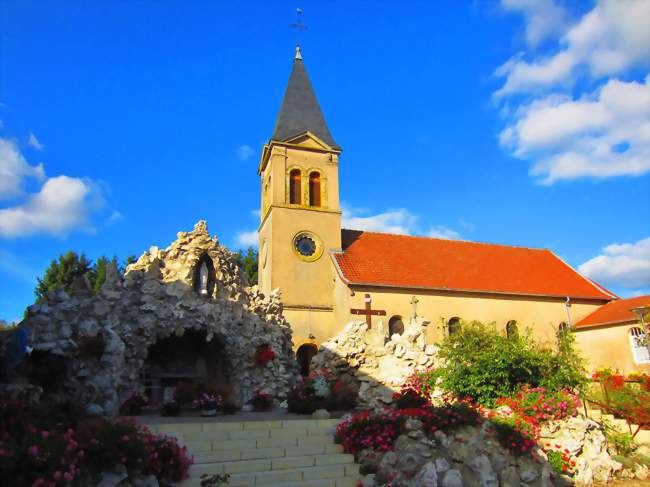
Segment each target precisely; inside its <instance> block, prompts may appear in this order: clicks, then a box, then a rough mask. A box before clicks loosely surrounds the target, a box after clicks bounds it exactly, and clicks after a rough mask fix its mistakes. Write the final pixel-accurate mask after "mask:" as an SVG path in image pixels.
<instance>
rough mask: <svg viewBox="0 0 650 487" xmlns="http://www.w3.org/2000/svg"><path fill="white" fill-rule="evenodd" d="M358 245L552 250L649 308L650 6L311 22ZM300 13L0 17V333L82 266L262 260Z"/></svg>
mask: <svg viewBox="0 0 650 487" xmlns="http://www.w3.org/2000/svg"><path fill="white" fill-rule="evenodd" d="M299 5H300V6H301V7H302V9H303V11H304V14H303V22H304V23H306V24H307V25H308V30H307V31H306V32H304V33H303V34H301V38H300V42H301V44H302V46H303V57H304V59H305V64H306V67H307V69H308V72H309V74H310V77H311V79H312V82H313V84H314V86H315V89H316V93H317V95H318V97H319V101H320V103H321V106H322V108H323V111H324V113H325V117H326V119H327V121H328V124H329V126H330V130H331V132H332V134H333V135H334V137H335V138H336V141H337V142H338V143H339V144H340V145H341V146H342V147H343V149H344V152H343V155H342V158H341V163H340V181H341V199H342V204H343V206H344V209H345V213H344V220H345V223H346V225H347V226H354V227H358V228H365V229H373V230H380V231H391V232H400V233H410V234H421V235H431V236H443V237H447V238H462V239H466V240H474V241H484V242H493V243H502V244H512V245H522V246H531V247H547V248H550V249H552V250H553V251H554V252H556V253H557V254H558V255H559V256H561V257H562V258H563V259H565V260H566V261H567V262H568V263H569V264H571V265H572V266H574V267H576V268H580V269H581V270H582V271H583V272H585V273H586V274H588V275H589V276H591V277H592V278H594V279H596V280H598V281H599V282H601V283H602V284H604V285H605V286H608V287H609V288H610V289H612V290H614V291H615V292H618V293H619V294H621V295H624V296H631V295H635V294H639V293H647V292H650V217H649V216H648V215H649V214H650V211H649V210H650V192H649V191H648V189H649V188H650V185H649V183H650V86H649V84H650V79H649V78H647V76H648V73H649V72H650V69H649V68H650V66H649V63H650V38H649V36H650V34H649V33H648V29H647V25H644V23H645V22H646V20H644V19H647V18H649V16H650V11H649V10H650V3H648V2H645V1H644V0H639V1H629V2H615V1H600V2H565V3H562V2H554V1H553V0H502V1H496V0H495V1H484V2H460V1H451V0H449V1H447V2H414V3H411V4H407V3H406V2H392V1H390V2H389V1H386V2H331V1H329V2H316V1H305V2H302V3H300V4H299ZM296 6H297V5H296V4H295V3H293V2H255V1H248V2H216V1H205V2H198V1H196V2H180V1H178V2H175V1H158V2H153V1H138V2H81V1H67V2H60V1H50V2H32V1H27V0H21V1H18V0H12V1H7V0H0V103H1V105H0V120H1V121H2V123H1V125H0V318H4V319H6V320H14V319H17V318H19V317H20V316H21V315H22V311H23V309H24V307H25V306H26V305H29V304H31V302H32V301H33V294H32V292H33V288H34V285H35V280H36V276H38V275H40V274H42V273H43V271H44V270H45V269H46V268H47V266H48V264H49V262H50V260H52V259H53V258H55V257H56V256H57V255H59V254H60V253H62V252H65V251H67V250H69V249H73V250H75V251H77V252H84V253H85V254H86V255H87V256H88V257H90V258H96V257H98V256H100V255H108V256H112V255H117V256H118V257H120V258H124V257H126V256H127V255H129V254H137V255H139V254H141V253H142V252H143V251H144V250H146V249H148V248H149V246H151V245H158V246H162V247H164V246H167V245H168V244H169V243H170V242H171V241H172V240H173V239H174V238H175V235H176V232H178V231H182V230H189V229H191V228H192V226H193V224H194V223H195V222H196V221H197V220H198V219H200V218H205V219H207V220H208V225H209V228H210V231H211V233H214V234H216V235H218V237H219V238H220V240H221V242H222V243H224V244H226V245H227V246H229V247H230V248H232V249H237V248H241V247H243V246H246V245H247V243H248V242H250V241H253V240H254V238H253V237H254V233H252V232H254V231H255V229H256V227H257V223H258V217H257V216H256V215H255V213H254V210H256V209H257V208H258V206H259V182H258V177H257V175H256V168H257V162H258V158H259V154H260V150H261V147H262V144H263V143H264V142H265V141H266V140H268V138H269V137H270V135H271V132H272V130H273V125H274V121H275V117H276V115H277V112H278V109H279V106H280V102H281V99H282V96H283V93H284V88H285V85H286V82H287V79H288V76H289V72H290V69H291V63H292V58H293V52H294V46H295V44H296V41H297V40H298V33H297V32H296V31H294V30H292V29H290V28H289V24H291V23H293V22H295V18H296V14H295V9H296Z"/></svg>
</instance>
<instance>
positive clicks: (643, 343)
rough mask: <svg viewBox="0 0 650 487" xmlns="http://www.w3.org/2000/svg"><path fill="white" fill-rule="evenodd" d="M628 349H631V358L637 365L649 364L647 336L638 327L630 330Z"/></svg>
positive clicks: (649, 355)
mask: <svg viewBox="0 0 650 487" xmlns="http://www.w3.org/2000/svg"><path fill="white" fill-rule="evenodd" d="M628 333H629V336H630V347H632V356H633V357H634V361H635V362H636V363H637V364H648V363H650V349H649V347H650V344H649V343H648V335H647V334H646V333H645V332H644V331H643V330H642V329H641V328H639V327H638V326H635V327H634V328H630V331H629V332H628Z"/></svg>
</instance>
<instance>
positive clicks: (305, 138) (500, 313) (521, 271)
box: [258, 47, 618, 360]
mask: <svg viewBox="0 0 650 487" xmlns="http://www.w3.org/2000/svg"><path fill="white" fill-rule="evenodd" d="M341 154H342V148H341V147H340V146H339V145H338V144H337V143H336V141H335V139H334V137H333V136H332V134H331V133H330V131H329V129H328V126H327V123H326V121H325V118H324V116H323V113H322V111H321V108H320V105H319V103H318V100H317V98H316V94H315V92H314V89H313V86H312V84H311V82H310V80H309V77H308V75H307V71H306V68H305V64H304V61H303V59H302V54H301V51H300V47H298V48H296V54H295V58H294V60H293V69H292V71H291V75H290V77H289V82H288V85H287V88H286V92H285V94H284V99H283V100H282V105H281V107H280V112H279V115H278V117H277V121H276V124H275V128H274V130H273V134H272V135H271V138H270V140H269V142H268V143H267V144H265V145H264V147H263V150H262V155H261V158H260V162H259V167H258V175H259V176H260V181H261V190H262V191H261V216H260V219H261V221H260V225H259V230H258V231H259V269H258V272H259V287H260V289H261V291H262V292H264V293H269V292H271V291H272V290H273V289H276V288H280V290H281V293H282V295H281V296H282V303H283V306H284V315H285V317H286V318H287V320H288V321H289V322H290V323H291V326H292V328H293V333H294V335H293V340H294V346H295V347H296V350H297V352H298V357H299V359H301V358H302V359H303V360H304V358H305V357H309V356H310V355H311V354H312V353H313V352H314V350H315V349H316V347H317V346H318V345H319V344H320V343H322V342H323V341H325V340H327V339H328V338H331V337H332V336H334V335H336V334H337V333H338V332H339V331H340V330H342V329H343V327H344V326H345V325H346V324H347V323H348V322H350V321H351V320H365V321H366V322H367V323H368V324H369V325H370V326H371V327H373V328H377V329H379V330H385V333H386V335H387V336H388V335H392V334H394V333H401V332H402V331H403V328H404V323H406V322H407V321H408V320H409V319H411V318H412V317H414V316H419V317H422V318H424V319H426V320H428V321H429V322H430V324H429V326H428V328H427V342H428V343H435V342H437V341H439V340H441V339H442V338H443V337H444V336H445V334H448V333H453V332H454V331H455V330H457V329H458V327H459V326H460V323H461V322H462V321H471V320H478V321H482V322H484V323H495V324H496V326H497V327H498V329H500V330H503V333H505V334H515V333H517V332H518V331H523V330H524V329H528V328H530V329H531V330H532V332H533V336H534V337H535V338H536V339H538V340H541V341H551V340H555V336H556V332H557V331H558V330H559V329H560V330H561V329H571V328H573V326H574V325H575V323H577V322H579V321H580V320H581V319H583V318H585V317H587V316H588V315H590V314H591V313H593V312H594V311H596V310H597V309H599V308H600V307H601V306H603V305H605V304H606V303H608V302H610V301H612V300H617V299H618V297H617V296H616V295H614V294H612V293H611V292H609V291H607V290H606V289H604V288H603V287H601V286H599V285H598V284H596V283H594V282H593V281H591V280H589V279H587V278H586V277H584V276H582V275H580V274H579V273H578V272H577V271H576V270H574V269H573V268H571V267H570V266H569V265H568V264H566V263H565V262H563V261H562V259H560V258H559V257H558V256H557V255H555V254H554V253H553V252H551V251H550V250H547V249H537V248H525V247H514V246H506V245H493V244H487V243H476V242H466V241H459V240H443V239H437V238H428V237H415V236H405V235H392V234H384V233H375V232H367V231H359V230H348V229H343V228H341V207H340V199H339V161H340V160H341ZM342 168H343V174H345V165H343V166H342ZM307 360H308V358H307Z"/></svg>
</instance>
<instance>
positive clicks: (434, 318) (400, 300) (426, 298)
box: [344, 287, 602, 343]
mask: <svg viewBox="0 0 650 487" xmlns="http://www.w3.org/2000/svg"><path fill="white" fill-rule="evenodd" d="M354 290H355V295H354V296H352V297H351V298H349V304H350V305H351V307H354V308H362V307H363V306H364V302H363V299H364V295H365V294H366V293H369V294H370V295H371V297H372V307H373V309H382V310H386V317H385V321H384V323H385V325H386V326H388V320H389V319H390V317H391V316H394V315H399V316H401V317H402V320H403V321H404V323H406V321H407V320H408V319H409V318H411V317H412V316H413V306H412V305H411V304H410V301H411V298H412V297H413V296H417V298H418V300H419V302H418V305H417V314H418V315H419V316H423V317H424V318H425V319H427V320H429V321H431V324H430V325H429V327H428V330H427V343H435V342H438V341H440V340H442V338H443V337H444V336H445V333H446V323H447V322H448V321H449V319H451V318H454V317H458V318H460V319H462V320H464V321H472V320H477V321H481V322H483V323H492V322H494V323H496V325H497V327H498V328H499V329H501V330H504V331H505V326H506V323H507V322H508V321H510V320H515V321H517V327H518V329H519V331H524V330H525V329H526V328H528V327H530V328H531V330H532V331H533V336H534V337H535V339H537V340H539V341H542V342H552V341H554V340H555V332H556V331H557V328H558V325H559V324H560V323H561V322H566V321H567V314H566V307H565V303H564V300H563V299H550V298H546V299H545V298H532V297H521V296H498V295H489V294H478V293H461V292H434V291H423V290H396V289H387V288H357V287H355V288H354ZM600 304H602V303H595V302H592V303H589V302H581V303H578V302H573V303H572V306H571V318H572V320H573V323H575V322H576V321H577V320H579V319H581V318H583V317H584V316H586V315H587V314H589V313H591V312H592V311H594V310H595V309H597V308H598V306H599V305H600ZM348 309H349V307H348ZM351 319H359V317H353V316H352V315H350V316H349V318H348V320H346V321H344V323H347V321H350V320H351ZM377 319H378V318H377V317H374V318H373V321H375V320H377Z"/></svg>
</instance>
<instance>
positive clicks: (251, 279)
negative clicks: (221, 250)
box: [237, 247, 257, 286]
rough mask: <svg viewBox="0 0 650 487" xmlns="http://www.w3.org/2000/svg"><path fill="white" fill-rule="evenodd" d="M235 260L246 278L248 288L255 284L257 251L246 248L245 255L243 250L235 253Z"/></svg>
mask: <svg viewBox="0 0 650 487" xmlns="http://www.w3.org/2000/svg"><path fill="white" fill-rule="evenodd" d="M237 259H238V260H239V265H240V267H241V268H242V271H243V272H244V275H245V276H246V280H247V281H248V285H249V286H254V285H255V284H257V250H256V249H254V248H253V247H248V249H247V250H246V253H244V251H243V250H240V251H239V252H237Z"/></svg>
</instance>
